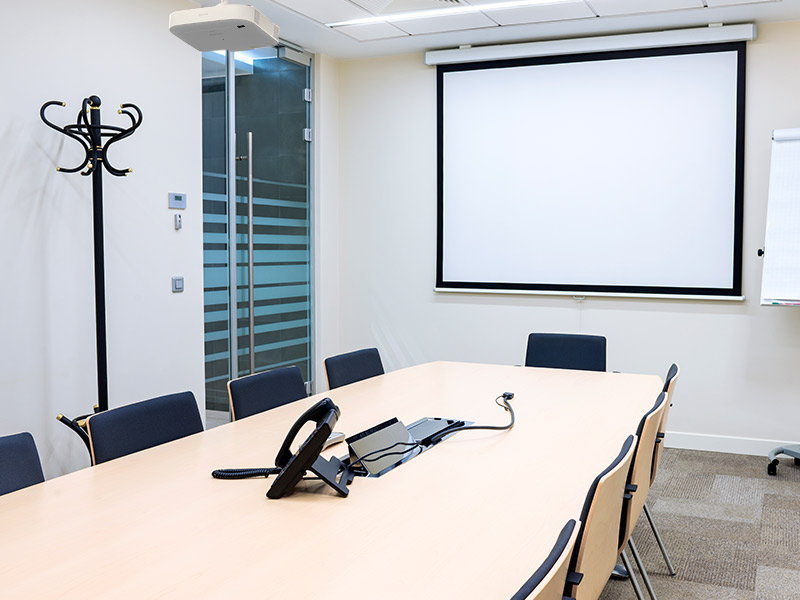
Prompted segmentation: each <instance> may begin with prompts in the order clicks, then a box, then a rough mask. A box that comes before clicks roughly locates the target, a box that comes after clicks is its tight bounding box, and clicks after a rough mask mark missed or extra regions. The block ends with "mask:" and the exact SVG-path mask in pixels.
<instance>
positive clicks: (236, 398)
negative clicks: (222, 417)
mask: <svg viewBox="0 0 800 600" xmlns="http://www.w3.org/2000/svg"><path fill="white" fill-rule="evenodd" d="M307 396H308V394H307V393H306V384H305V381H303V374H302V373H301V372H300V368H299V367H297V366H291V367H281V368H280V369H272V370H271V371H264V372H263V373H255V374H254V375H247V376H245V377H240V378H239V379H232V380H231V381H229V382H228V398H229V399H230V403H231V418H232V419H233V420H234V421H235V420H236V419H244V418H245V417H249V416H250V415H255V414H257V413H260V412H264V411H265V410H269V409H271V408H277V407H278V406H283V405H284V404H289V403H290V402H294V401H296V400H300V399H302V398H306V397H307Z"/></svg>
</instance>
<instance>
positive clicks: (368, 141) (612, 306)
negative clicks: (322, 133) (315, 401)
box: [321, 22, 800, 453]
mask: <svg viewBox="0 0 800 600" xmlns="http://www.w3.org/2000/svg"><path fill="white" fill-rule="evenodd" d="M748 52H749V54H748V69H747V71H748V73H747V77H748V85H747V108H746V110H747V112H746V118H747V127H746V161H747V164H746V172H745V182H746V183H745V185H746V188H745V215H744V216H745V234H744V275H743V277H744V293H745V294H746V296H747V300H746V301H745V302H743V303H730V302H701V301H684V300H670V301H667V300H644V299H611V298H587V299H586V300H585V301H583V302H582V303H578V302H576V301H575V300H573V299H571V298H564V297H547V296H514V295H456V294H435V293H434V292H433V286H434V281H435V254H436V112H435V111H436V79H435V69H434V68H429V67H426V66H425V65H424V64H423V59H422V55H410V56H399V57H389V58H380V59H372V60H353V61H341V62H340V63H339V65H338V81H337V86H338V90H339V98H338V105H339V111H340V121H339V131H338V135H339V140H340V143H339V146H338V157H339V161H340V165H341V168H340V172H339V174H338V178H339V181H338V189H339V204H340V212H339V219H340V224H341V226H340V229H339V236H340V238H339V265H340V278H339V281H338V288H339V320H338V322H337V323H335V324H334V323H327V324H323V327H324V328H325V330H329V329H331V328H334V327H335V328H336V330H337V331H338V335H339V336H340V344H339V348H338V351H340V352H341V351H348V350H352V349H356V348H359V347H365V346H372V345H377V346H378V347H379V349H380V351H381V354H382V356H383V358H384V362H385V364H386V366H387V368H389V369H395V368H400V367H405V366H409V365H413V364H417V363H422V362H426V361H430V360H439V359H444V360H461V361H478V362H488V363H505V364H520V363H521V362H522V361H523V360H524V351H525V341H526V337H527V334H528V333H529V332H531V331H557V332H587V333H596V334H602V335H605V336H607V337H608V339H609V351H608V352H609V357H608V366H609V369H612V370H619V371H626V372H640V373H657V374H659V375H661V376H662V377H663V375H664V374H665V373H666V371H667V368H668V366H669V365H670V363H671V362H673V361H675V362H678V363H679V364H680V365H681V368H682V375H681V380H680V382H679V384H678V388H677V394H676V398H675V400H676V404H675V407H674V409H673V412H672V413H671V418H670V427H669V429H670V430H671V432H672V435H671V436H670V440H669V441H670V442H671V443H672V444H673V445H680V446H684V447H694V448H708V449H717V450H723V451H731V452H745V453H763V452H766V451H768V450H769V449H770V448H771V447H772V446H774V445H777V444H778V443H782V442H786V441H790V440H797V439H800V432H798V429H797V426H798V423H800V402H798V390H800V369H798V367H797V365H800V311H798V310H795V309H791V308H788V309H787V308H773V307H761V306H759V290H760V283H761V259H759V258H758V257H757V256H756V250H757V248H759V247H760V246H761V245H762V243H763V236H764V225H765V211H766V200H767V198H766V195H767V185H768V177H769V160H770V132H771V130H772V129H774V128H783V127H798V126H800V80H798V78H797V77H796V73H797V72H799V71H800V23H797V22H795V23H783V24H773V25H764V26H761V27H760V28H759V39H758V41H757V42H754V43H752V44H750V46H749V48H748ZM482 151H483V152H493V151H494V149H493V148H484V149H482ZM326 156H327V155H325V156H323V157H322V158H321V160H325V158H326ZM325 183H326V182H325V181H323V182H322V185H323V186H324V185H325ZM330 183H331V185H336V184H337V182H336V181H335V180H333V179H332V180H330ZM497 243H503V236H502V232H498V234H497ZM666 251H669V249H666Z"/></svg>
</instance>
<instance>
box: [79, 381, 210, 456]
mask: <svg viewBox="0 0 800 600" xmlns="http://www.w3.org/2000/svg"><path fill="white" fill-rule="evenodd" d="M86 430H87V432H88V434H89V443H90V447H91V454H92V464H93V465H99V464H100V463H103V462H106V461H109V460H113V459H115V458H119V457H120V456H125V455H127V454H133V453H134V452H139V451H140V450H146V449H147V448H152V447H153V446H158V445H160V444H166V443H167V442H171V441H173V440H177V439H180V438H182V437H186V436H187V435H192V434H193V433H199V432H201V431H203V421H202V420H201V419H200V411H199V410H198V409H197V402H195V399H194V394H192V392H181V393H179V394H169V395H167V396H159V397H158V398H153V399H151V400H145V401H143V402H136V403H135V404H128V405H127V406H121V407H119V408H114V409H111V410H107V411H104V412H100V413H97V414H95V415H92V416H90V417H89V418H88V419H87V420H86Z"/></svg>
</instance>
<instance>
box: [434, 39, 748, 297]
mask: <svg viewBox="0 0 800 600" xmlns="http://www.w3.org/2000/svg"><path fill="white" fill-rule="evenodd" d="M737 65H738V55H737V52H736V51H735V50H730V51H724V52H703V53H698V54H679V55H660V56H646V57H634V58H615V59H613V60H579V61H577V62H567V63H559V64H536V65H527V66H503V67H497V68H479V69H470V70H456V71H452V72H444V73H443V74H442V75H441V77H442V80H441V86H442V87H441V89H440V93H441V101H442V106H441V109H442V113H441V115H442V118H443V122H442V124H441V131H440V135H441V139H440V141H441V148H440V151H441V155H440V160H441V161H442V162H441V166H442V198H441V205H440V211H441V213H440V234H441V241H440V244H441V246H440V252H441V255H440V261H441V262H440V274H441V281H439V282H437V283H438V284H439V285H440V287H448V282H461V283H464V282H466V283H468V284H478V285H477V287H480V286H481V285H482V284H489V285H493V284H512V285H518V286H525V285H527V284H533V285H544V286H548V285H549V286H553V287H554V288H555V289H558V288H559V287H564V286H565V287H568V288H570V289H573V288H574V289H576V290H580V289H585V288H586V287H594V286H599V287H607V288H613V289H614V290H616V291H619V288H648V289H649V288H654V289H656V288H657V290H658V291H663V290H665V289H679V290H681V291H682V292H683V293H687V291H688V293H691V290H692V289H698V290H703V293H708V290H731V289H732V288H733V287H734V279H735V272H736V268H737V265H736V264H735V263H736V260H735V251H734V248H735V241H736V240H735V238H736V227H735V221H736V182H737V178H736V166H737V165H736V152H737V85H738V68H737ZM639 291H641V290H639ZM723 293H724V292H723Z"/></svg>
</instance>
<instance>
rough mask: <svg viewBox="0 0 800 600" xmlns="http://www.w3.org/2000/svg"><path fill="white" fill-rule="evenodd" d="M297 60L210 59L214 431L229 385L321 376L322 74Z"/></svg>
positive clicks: (207, 258) (257, 56) (208, 216)
mask: <svg viewBox="0 0 800 600" xmlns="http://www.w3.org/2000/svg"><path fill="white" fill-rule="evenodd" d="M290 53H291V54H292V58H293V60H288V59H287V58H286V57H285V56H286V51H285V50H284V49H275V48H269V49H262V50H257V51H249V52H237V53H235V54H230V53H228V54H227V55H225V54H220V53H214V52H209V53H204V54H203V215H204V217H203V218H204V234H203V235H204V267H205V269H204V271H205V285H204V287H205V346H206V347H205V356H206V408H207V411H209V413H208V415H209V424H210V425H213V424H215V423H217V422H224V421H227V416H226V415H224V414H220V413H226V412H227V411H228V410H229V407H228V392H227V382H228V380H230V379H233V378H235V377H240V376H242V375H247V374H250V373H256V372H259V371H264V370H268V369H273V368H276V367H282V366H287V365H297V366H298V367H300V370H301V371H302V373H303V376H304V377H305V380H306V381H310V380H311V377H312V374H311V238H310V234H311V226H310V213H311V211H310V204H309V203H310V195H309V181H310V173H309V162H310V144H309V141H310V114H311V104H310V100H311V92H310V80H311V67H310V58H308V57H306V55H304V54H301V53H298V52H294V51H290ZM231 82H233V84H231ZM228 173H235V178H234V179H233V180H231V179H229V178H228ZM231 265H235V268H233V269H231Z"/></svg>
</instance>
